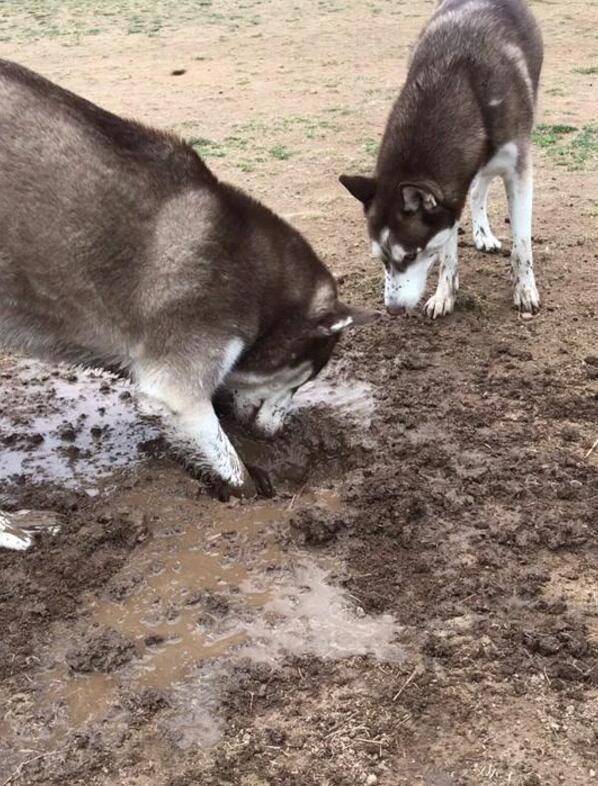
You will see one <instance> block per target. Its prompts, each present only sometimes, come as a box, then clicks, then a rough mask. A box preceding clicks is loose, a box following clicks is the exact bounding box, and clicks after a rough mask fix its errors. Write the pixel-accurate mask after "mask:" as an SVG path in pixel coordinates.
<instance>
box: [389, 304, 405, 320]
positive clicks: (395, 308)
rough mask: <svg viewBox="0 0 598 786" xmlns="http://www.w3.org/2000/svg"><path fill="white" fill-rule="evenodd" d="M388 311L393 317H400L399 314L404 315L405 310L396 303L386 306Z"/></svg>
mask: <svg viewBox="0 0 598 786" xmlns="http://www.w3.org/2000/svg"><path fill="white" fill-rule="evenodd" d="M386 311H387V312H388V313H389V314H390V316H391V317H398V316H399V314H403V313H404V311H405V309H404V308H403V306H399V305H397V304H396V303H391V304H390V305H387V306H386Z"/></svg>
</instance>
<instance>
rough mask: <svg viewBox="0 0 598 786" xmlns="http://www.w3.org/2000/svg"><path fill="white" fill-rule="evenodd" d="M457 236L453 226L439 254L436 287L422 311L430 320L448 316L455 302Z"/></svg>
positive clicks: (457, 273) (456, 228)
mask: <svg viewBox="0 0 598 786" xmlns="http://www.w3.org/2000/svg"><path fill="white" fill-rule="evenodd" d="M458 234H459V227H458V225H457V224H455V226H454V227H453V228H452V230H451V234H450V235H449V238H448V240H447V241H446V243H445V245H444V246H443V248H442V249H441V250H440V252H439V256H440V270H439V273H438V286H437V287H436V292H435V293H434V295H432V297H431V298H430V299H429V300H428V302H427V303H426V305H425V309H424V310H425V312H426V314H427V315H428V316H429V317H431V318H432V319H436V318H437V317H442V316H445V315H446V314H450V313H451V312H452V311H453V309H454V307H455V300H456V298H457V292H458V290H459V252H458V245H457V241H458Z"/></svg>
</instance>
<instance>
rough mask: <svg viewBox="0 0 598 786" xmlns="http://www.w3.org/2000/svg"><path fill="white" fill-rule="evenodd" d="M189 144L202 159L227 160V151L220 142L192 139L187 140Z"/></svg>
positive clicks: (202, 138) (199, 138)
mask: <svg viewBox="0 0 598 786" xmlns="http://www.w3.org/2000/svg"><path fill="white" fill-rule="evenodd" d="M185 141H186V142H187V144H189V145H191V147H192V148H193V149H194V150H196V151H197V152H198V153H199V155H200V156H201V157H202V158H225V157H226V150H225V149H224V147H223V146H222V144H221V143H220V142H214V140H213V139H206V138H205V137H201V136H198V137H195V136H194V137H191V138H190V139H187V140H185Z"/></svg>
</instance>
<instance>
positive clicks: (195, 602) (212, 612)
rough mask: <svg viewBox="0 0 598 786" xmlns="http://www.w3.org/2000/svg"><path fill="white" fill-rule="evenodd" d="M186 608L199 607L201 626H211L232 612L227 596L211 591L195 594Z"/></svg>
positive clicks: (191, 596)
mask: <svg viewBox="0 0 598 786" xmlns="http://www.w3.org/2000/svg"><path fill="white" fill-rule="evenodd" d="M185 605H186V606H197V607H198V612H199V613H198V616H197V622H198V624H199V625H209V624H210V623H212V622H214V621H215V620H217V619H219V618H220V617H224V616H226V615H227V614H228V612H229V610H230V602H229V600H228V598H227V597H226V596H225V595H222V594H221V593H218V592H212V591H211V590H198V591H197V592H193V593H192V594H191V595H190V596H189V597H188V598H187V599H186V601H185Z"/></svg>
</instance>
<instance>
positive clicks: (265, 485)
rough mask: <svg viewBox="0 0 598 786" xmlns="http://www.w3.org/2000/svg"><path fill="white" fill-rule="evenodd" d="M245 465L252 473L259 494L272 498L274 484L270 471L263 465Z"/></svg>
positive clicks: (259, 495)
mask: <svg viewBox="0 0 598 786" xmlns="http://www.w3.org/2000/svg"><path fill="white" fill-rule="evenodd" d="M245 467H246V469H247V472H248V473H249V475H250V478H251V482H252V483H253V485H254V488H255V491H256V493H257V496H258V497H266V498H267V499H271V498H272V497H273V496H274V486H273V485H272V481H271V480H270V476H269V475H268V473H267V472H266V471H265V470H263V469H261V467H256V466H255V465H253V464H246V465H245Z"/></svg>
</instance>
